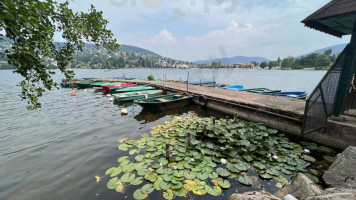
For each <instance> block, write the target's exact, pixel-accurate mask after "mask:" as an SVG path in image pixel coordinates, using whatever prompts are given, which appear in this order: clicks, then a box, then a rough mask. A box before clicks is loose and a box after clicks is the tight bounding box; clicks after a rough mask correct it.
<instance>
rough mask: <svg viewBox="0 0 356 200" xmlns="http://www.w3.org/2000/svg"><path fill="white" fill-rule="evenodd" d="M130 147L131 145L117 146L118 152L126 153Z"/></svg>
mask: <svg viewBox="0 0 356 200" xmlns="http://www.w3.org/2000/svg"><path fill="white" fill-rule="evenodd" d="M131 147H132V145H128V144H121V145H120V146H119V150H120V151H128V150H129V148H131Z"/></svg>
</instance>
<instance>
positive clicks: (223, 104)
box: [100, 79, 356, 149]
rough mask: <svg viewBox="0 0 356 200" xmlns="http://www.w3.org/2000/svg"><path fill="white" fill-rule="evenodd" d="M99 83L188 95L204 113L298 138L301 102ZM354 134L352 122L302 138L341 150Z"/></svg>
mask: <svg viewBox="0 0 356 200" xmlns="http://www.w3.org/2000/svg"><path fill="white" fill-rule="evenodd" d="M100 81H121V82H129V83H137V84H139V85H151V86H154V87H156V88H159V89H162V90H164V91H167V92H178V93H182V94H187V95H192V96H193V101H194V102H195V103H197V104H200V105H201V106H202V107H203V108H205V109H210V110H216V111H218V112H221V113H224V114H226V115H229V116H230V117H234V116H236V117H237V118H239V119H243V120H246V121H252V122H257V123H263V124H265V125H266V126H268V127H271V128H274V129H277V130H280V131H282V132H285V133H287V134H291V135H294V136H297V137H301V130H302V125H303V115H304V109H305V104H306V101H305V100H299V99H293V98H286V97H278V96H272V95H264V94H257V93H249V92H242V91H233V90H224V89H220V88H212V87H205V86H199V85H187V84H186V83H182V82H170V81H168V82H163V81H139V80H113V79H101V80H100ZM354 132H356V125H355V122H354V121H352V120H346V121H343V122H340V121H338V120H328V126H327V128H325V129H323V130H320V131H317V132H313V133H310V134H307V135H305V136H303V137H305V138H307V139H310V140H313V141H315V142H319V143H321V144H325V145H329V146H332V147H335V148H340V149H343V148H345V147H347V146H350V145H353V144H355V143H356V135H355V134H353V133H354Z"/></svg>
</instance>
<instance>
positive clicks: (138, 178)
mask: <svg viewBox="0 0 356 200" xmlns="http://www.w3.org/2000/svg"><path fill="white" fill-rule="evenodd" d="M142 179H143V178H142V177H137V178H135V179H134V180H132V181H131V182H130V184H131V185H140V184H141V183H143V180H142Z"/></svg>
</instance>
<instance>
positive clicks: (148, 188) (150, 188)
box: [141, 183, 155, 194]
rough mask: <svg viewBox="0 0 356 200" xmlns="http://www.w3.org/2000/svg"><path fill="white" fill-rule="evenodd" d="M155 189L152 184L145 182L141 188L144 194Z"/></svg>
mask: <svg viewBox="0 0 356 200" xmlns="http://www.w3.org/2000/svg"><path fill="white" fill-rule="evenodd" d="M154 190H155V189H154V188H153V184H150V183H148V184H146V185H144V186H143V187H142V188H141V191H142V193H144V194H150V193H151V192H153V191H154Z"/></svg>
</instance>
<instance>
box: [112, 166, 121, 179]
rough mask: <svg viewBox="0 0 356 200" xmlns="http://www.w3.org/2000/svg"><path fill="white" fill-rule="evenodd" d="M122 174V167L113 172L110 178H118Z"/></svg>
mask: <svg viewBox="0 0 356 200" xmlns="http://www.w3.org/2000/svg"><path fill="white" fill-rule="evenodd" d="M121 172H122V168H121V167H117V168H115V170H114V171H113V172H112V174H111V175H110V177H114V176H118V175H119V174H120V173H121Z"/></svg>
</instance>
